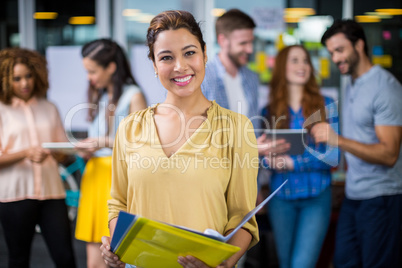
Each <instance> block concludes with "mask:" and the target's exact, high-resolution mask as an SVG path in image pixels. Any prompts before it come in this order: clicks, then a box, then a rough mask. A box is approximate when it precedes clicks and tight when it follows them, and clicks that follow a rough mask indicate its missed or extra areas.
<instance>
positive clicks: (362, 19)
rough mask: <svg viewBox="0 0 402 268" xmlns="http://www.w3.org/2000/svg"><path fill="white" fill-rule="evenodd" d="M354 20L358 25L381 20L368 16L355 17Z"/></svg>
mask: <svg viewBox="0 0 402 268" xmlns="http://www.w3.org/2000/svg"><path fill="white" fill-rule="evenodd" d="M355 20H356V21H357V22H360V23H372V22H380V21H381V19H380V18H379V17H378V16H370V15H361V16H355Z"/></svg>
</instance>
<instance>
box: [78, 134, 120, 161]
mask: <svg viewBox="0 0 402 268" xmlns="http://www.w3.org/2000/svg"><path fill="white" fill-rule="evenodd" d="M112 144H113V141H112V140H111V139H109V138H108V137H96V138H86V139H84V140H82V141H80V142H78V143H76V144H75V149H76V150H77V151H78V152H77V154H78V155H79V156H81V157H82V158H84V159H86V160H88V159H89V158H91V157H92V155H93V154H94V153H95V152H96V151H97V150H99V149H100V148H104V147H111V145H112Z"/></svg>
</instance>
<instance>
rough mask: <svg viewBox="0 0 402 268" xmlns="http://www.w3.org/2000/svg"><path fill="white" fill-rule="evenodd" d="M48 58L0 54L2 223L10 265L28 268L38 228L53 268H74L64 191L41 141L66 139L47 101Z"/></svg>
mask: <svg viewBox="0 0 402 268" xmlns="http://www.w3.org/2000/svg"><path fill="white" fill-rule="evenodd" d="M47 77H48V73H47V67H46V59H45V58H44V57H43V56H41V55H40V54H39V53H37V52H34V51H31V50H27V49H21V48H9V49H4V50H2V51H0V81H1V84H0V169H1V172H0V222H1V224H2V226H3V230H4V235H5V239H6V243H7V247H8V257H9V264H8V266H9V267H13V268H15V267H29V260H30V251H31V244H32V239H33V237H34V234H35V226H36V225H39V226H40V228H41V231H42V235H43V237H44V239H45V241H46V244H47V246H48V249H49V251H50V255H51V257H52V259H53V261H54V262H55V264H56V266H57V267H75V258H74V253H73V248H72V240H71V230H70V222H69V220H68V216H67V207H66V204H65V200H64V199H65V190H64V187H63V184H62V181H61V179H60V175H59V172H58V165H57V162H56V160H55V158H54V157H53V156H52V155H51V154H50V152H49V151H48V150H46V149H43V148H42V147H41V144H42V143H43V142H62V141H66V140H67V138H66V135H65V131H64V128H63V124H62V121H61V119H60V115H59V113H58V111H57V108H56V106H55V105H54V104H52V103H51V102H49V101H47V100H46V92H47V89H48V87H49V83H48V78H47Z"/></svg>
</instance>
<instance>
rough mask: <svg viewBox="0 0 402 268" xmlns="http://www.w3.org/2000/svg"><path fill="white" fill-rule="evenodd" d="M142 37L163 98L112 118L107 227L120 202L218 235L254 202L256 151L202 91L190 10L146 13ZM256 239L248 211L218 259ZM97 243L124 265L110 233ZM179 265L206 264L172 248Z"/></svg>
mask: <svg viewBox="0 0 402 268" xmlns="http://www.w3.org/2000/svg"><path fill="white" fill-rule="evenodd" d="M147 40H148V47H149V58H150V59H151V60H152V62H153V66H154V68H155V73H157V74H158V75H159V79H160V81H161V84H162V85H163V86H164V87H165V89H166V90H167V96H166V99H165V101H164V102H163V103H161V104H157V105H155V106H153V107H149V108H148V109H145V110H143V111H140V112H137V113H134V114H131V115H130V116H128V117H127V118H126V119H125V120H124V121H122V123H121V124H120V126H119V131H118V133H117V135H116V139H115V146H114V151H113V161H112V162H113V164H112V165H113V172H112V190H111V196H112V199H111V200H110V201H109V226H110V231H111V234H112V235H113V232H114V230H115V227H116V222H117V217H118V212H119V211H121V210H123V211H127V212H130V213H132V214H139V215H142V216H144V217H147V218H150V219H153V220H158V221H162V222H166V223H169V224H175V225H181V226H184V227H187V228H192V229H195V230H198V231H201V232H203V231H204V230H206V229H213V230H216V231H218V232H219V233H220V234H222V235H226V234H228V233H230V232H231V231H232V230H233V228H235V226H237V225H238V224H239V222H240V220H241V219H242V218H243V217H244V215H246V214H247V213H248V212H249V211H250V210H252V209H253V208H254V207H255V201H256V195H257V183H256V178H257V170H258V165H252V164H250V163H253V161H254V163H255V160H257V162H258V152H257V147H256V139H255V134H254V130H253V128H252V124H251V122H250V121H249V120H248V119H247V118H246V117H245V116H243V115H240V114H237V113H234V112H232V111H229V110H226V109H223V108H222V107H220V106H219V105H218V104H216V102H215V101H212V102H211V101H209V100H207V99H206V98H205V96H204V95H203V93H202V91H201V83H202V81H203V80H204V76H205V63H206V61H207V56H206V54H205V51H206V47H205V42H204V41H203V38H202V34H201V30H200V27H199V25H198V23H197V22H196V21H195V19H194V17H193V16H192V15H191V14H190V13H188V12H185V11H175V10H173V11H166V12H162V13H160V14H159V15H157V16H156V17H155V18H153V19H152V21H151V24H150V27H149V28H148V35H147ZM123 159H124V160H123ZM211 159H213V161H209V160H211ZM122 160H123V161H122ZM137 160H138V161H137ZM143 160H146V161H145V162H144V161H143ZM237 161H239V162H237ZM150 163H163V164H162V165H161V166H150V165H149V164H150ZM183 163H185V164H186V165H185V168H184V166H183ZM216 163H225V165H224V166H221V165H216ZM239 163H247V164H245V165H242V164H239ZM239 200H241V201H240V202H239ZM257 241H258V228H257V223H256V221H255V218H252V219H251V220H250V221H249V222H247V223H246V224H245V225H244V228H242V229H241V230H239V232H237V233H236V234H235V235H234V236H233V238H232V239H231V240H230V241H229V243H230V244H233V245H236V246H238V247H239V248H241V250H240V251H239V252H238V253H236V254H235V255H233V256H232V257H230V258H229V259H227V260H226V262H225V264H222V265H220V266H219V267H221V266H223V265H225V266H226V265H227V266H228V267H233V266H234V265H235V264H236V262H237V261H238V260H239V258H240V257H241V256H242V255H243V254H244V252H245V251H246V250H247V249H248V248H250V247H251V246H253V245H255V244H256V243H257ZM102 243H103V245H102V246H101V250H102V254H103V258H104V260H105V262H106V263H107V264H108V265H110V266H112V267H124V265H125V264H124V263H122V262H121V261H119V260H117V258H118V256H116V255H114V254H113V253H112V252H111V251H110V238H109V237H103V239H102ZM184 250H185V249H184ZM157 257H158V256H155V258H157ZM130 264H134V265H135V264H136V263H135V261H134V262H133V263H130ZM180 265H181V266H183V267H194V265H196V266H197V267H207V266H206V265H205V263H204V262H203V261H202V260H199V259H196V258H194V257H192V256H186V255H180V256H177V266H179V267H180Z"/></svg>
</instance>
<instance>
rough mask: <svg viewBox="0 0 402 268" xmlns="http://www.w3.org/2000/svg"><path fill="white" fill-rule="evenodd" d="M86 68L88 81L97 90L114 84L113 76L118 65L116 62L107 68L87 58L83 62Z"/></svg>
mask: <svg viewBox="0 0 402 268" xmlns="http://www.w3.org/2000/svg"><path fill="white" fill-rule="evenodd" d="M82 63H83V65H84V68H85V69H86V70H87V73H88V80H89V82H90V83H91V85H92V86H94V87H95V88H97V89H103V88H107V87H108V86H110V85H111V84H112V75H113V74H114V72H115V70H116V64H115V63H114V62H112V63H109V65H108V66H107V67H106V68H103V67H102V66H100V65H99V64H98V63H96V61H94V60H91V59H90V58H88V57H85V58H84V59H83V60H82Z"/></svg>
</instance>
